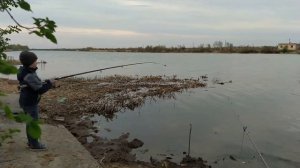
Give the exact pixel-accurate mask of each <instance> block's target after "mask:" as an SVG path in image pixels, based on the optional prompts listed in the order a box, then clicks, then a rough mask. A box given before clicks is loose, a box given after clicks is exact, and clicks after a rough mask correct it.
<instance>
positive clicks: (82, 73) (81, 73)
mask: <svg viewBox="0 0 300 168" xmlns="http://www.w3.org/2000/svg"><path fill="white" fill-rule="evenodd" d="M138 64H158V63H156V62H137V63H132V64H124V65H117V66H112V67H107V68H101V69H96V70H91V71H86V72H80V73H76V74H72V75H66V76H61V77H58V78H54V80H61V79H65V78H70V77H74V76H78V75H84V74H88V73H93V72H97V71H104V70H108V69H114V68H123V67H126V66H132V65H138Z"/></svg>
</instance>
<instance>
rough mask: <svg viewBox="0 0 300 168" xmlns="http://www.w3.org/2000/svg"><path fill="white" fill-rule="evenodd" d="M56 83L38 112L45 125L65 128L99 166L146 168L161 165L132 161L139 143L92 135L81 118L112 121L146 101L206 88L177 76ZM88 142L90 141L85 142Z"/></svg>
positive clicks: (90, 123)
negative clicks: (123, 164)
mask: <svg viewBox="0 0 300 168" xmlns="http://www.w3.org/2000/svg"><path fill="white" fill-rule="evenodd" d="M59 83H60V87H59V88H56V89H54V90H52V91H50V92H48V93H47V94H46V95H45V96H44V97H43V99H42V101H41V112H42V114H43V116H44V118H45V120H46V121H47V122H49V123H61V124H63V125H65V126H66V127H67V128H68V129H69V131H70V132H71V133H72V134H73V135H74V136H75V137H77V139H78V140H79V141H80V142H81V143H82V144H83V145H84V146H85V147H86V148H87V149H88V150H89V151H90V153H91V154H92V155H93V156H94V158H96V159H97V160H98V161H99V162H100V163H103V164H106V165H107V164H111V163H115V162H117V163H129V162H130V163H132V164H139V165H140V164H143V165H144V166H145V167H161V164H159V166H158V165H154V164H151V163H138V162H136V161H135V156H134V155H133V154H131V151H132V149H134V148H136V147H139V146H141V145H142V144H143V142H142V141H140V140H137V139H136V140H135V141H131V142H129V141H128V137H129V134H126V135H122V136H120V137H119V138H117V139H113V140H107V139H105V138H103V137H97V136H95V135H94V133H97V132H98V130H97V128H95V127H93V121H91V120H89V119H88V118H87V119H86V120H80V118H81V117H83V116H92V115H93V114H98V115H103V116H105V117H106V118H108V119H112V118H113V117H114V115H115V114H116V113H117V112H119V111H122V110H127V109H130V110H134V109H135V108H137V107H139V106H141V105H143V104H144V103H145V101H146V100H147V99H154V100H156V99H159V98H175V93H178V92H183V91H186V90H187V89H190V88H199V87H205V86H206V83H204V82H203V81H201V80H200V79H178V78H177V77H176V76H172V77H166V76H143V77H138V76H135V77H132V76H117V75H116V76H108V77H103V78H98V79H82V78H75V79H66V80H62V81H60V82H59ZM88 138H92V139H93V141H92V142H88V141H87V139H88ZM165 162H166V161H161V163H165ZM170 163H171V162H170ZM174 164H175V163H174Z"/></svg>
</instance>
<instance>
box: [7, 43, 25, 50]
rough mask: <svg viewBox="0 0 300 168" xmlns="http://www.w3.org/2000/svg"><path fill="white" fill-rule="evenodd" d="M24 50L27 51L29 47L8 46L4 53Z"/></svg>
mask: <svg viewBox="0 0 300 168" xmlns="http://www.w3.org/2000/svg"><path fill="white" fill-rule="evenodd" d="M24 50H29V47H28V46H26V45H20V44H10V45H8V46H7V47H6V51H24Z"/></svg>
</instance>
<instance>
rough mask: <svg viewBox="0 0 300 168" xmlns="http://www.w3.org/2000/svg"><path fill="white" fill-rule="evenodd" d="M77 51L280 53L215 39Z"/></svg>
mask: <svg viewBox="0 0 300 168" xmlns="http://www.w3.org/2000/svg"><path fill="white" fill-rule="evenodd" d="M60 50H61V49H60ZM74 50H77V51H108V52H151V53H280V51H279V50H278V49H277V46H233V44H232V43H229V42H225V43H223V42H221V41H216V42H214V43H213V44H212V45H210V44H207V45H205V44H201V45H199V46H197V47H186V46H184V45H179V46H176V47H166V46H164V45H157V46H151V45H148V46H146V47H130V48H93V47H86V48H80V49H74Z"/></svg>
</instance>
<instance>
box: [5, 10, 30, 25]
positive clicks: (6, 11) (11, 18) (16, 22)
mask: <svg viewBox="0 0 300 168" xmlns="http://www.w3.org/2000/svg"><path fill="white" fill-rule="evenodd" d="M5 11H6V12H7V13H8V15H9V16H10V18H11V19H12V20H13V21H14V22H15V23H16V24H17V25H18V26H19V27H22V28H24V29H27V30H31V29H35V27H25V26H23V25H21V24H20V23H19V22H18V21H17V20H16V19H15V18H14V17H13V16H12V14H11V13H10V12H9V10H7V9H5Z"/></svg>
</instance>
